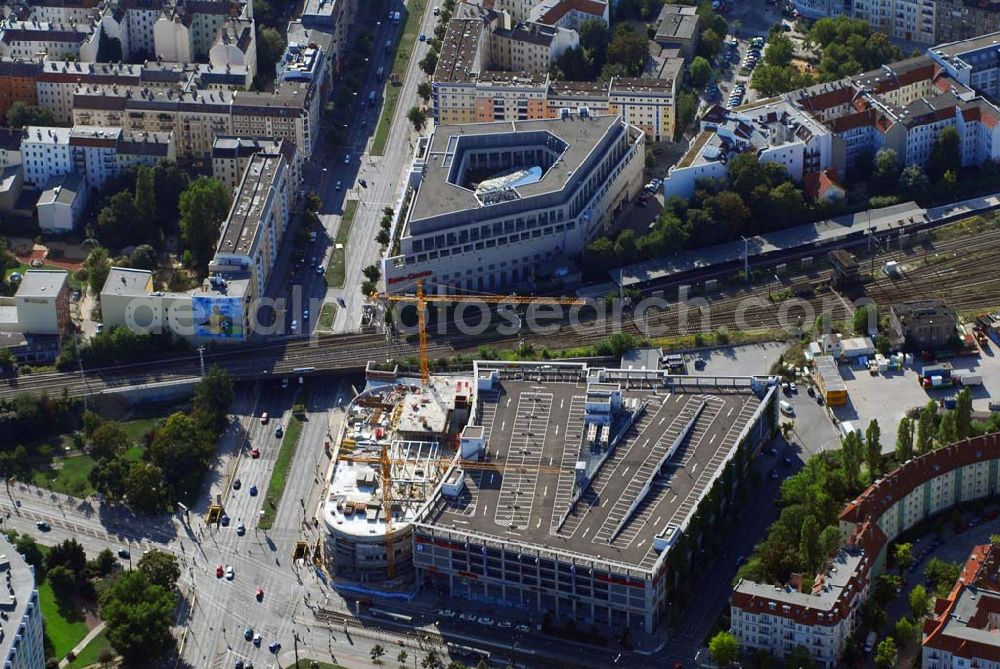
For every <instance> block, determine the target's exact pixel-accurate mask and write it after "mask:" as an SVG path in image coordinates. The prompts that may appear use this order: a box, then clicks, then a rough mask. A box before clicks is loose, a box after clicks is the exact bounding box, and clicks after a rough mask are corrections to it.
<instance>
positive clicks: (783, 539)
mask: <svg viewBox="0 0 1000 669" xmlns="http://www.w3.org/2000/svg"><path fill="white" fill-rule="evenodd" d="M881 448H882V447H881V429H880V428H879V424H878V421H875V420H873V421H872V422H871V423H870V424H869V426H868V430H867V433H866V435H865V439H864V441H862V439H861V437H860V436H859V435H858V434H857V433H856V432H852V433H850V434H848V435H847V437H845V438H844V440H843V441H842V443H841V448H840V449H839V450H836V451H827V452H824V453H821V454H819V455H817V456H816V457H814V458H812V459H810V460H809V461H808V462H807V463H806V466H805V467H804V468H803V469H802V471H800V472H798V473H796V474H795V475H793V476H791V477H789V478H788V479H786V480H785V482H784V483H783V484H782V486H781V494H780V496H779V500H778V505H779V507H780V508H781V512H780V513H779V515H778V519H777V520H776V521H775V522H774V523H773V524H772V525H771V527H770V528H768V534H767V537H766V538H765V539H764V540H763V541H762V542H760V543H759V544H758V545H757V546H756V548H755V549H754V553H753V556H752V557H751V558H750V560H749V561H748V562H747V563H746V564H745V565H744V566H743V567H742V568H741V569H740V576H741V577H746V578H749V579H751V580H754V581H758V582H761V583H774V582H786V581H787V580H788V577H789V575H790V574H792V573H793V572H796V573H803V574H807V575H808V574H814V573H816V571H817V570H818V569H820V568H821V567H822V565H823V562H824V561H825V560H826V559H827V558H829V557H830V556H831V555H832V554H833V553H834V552H835V551H836V550H837V548H838V547H839V546H840V539H841V538H840V530H839V529H838V525H837V517H838V514H839V513H840V509H841V508H842V506H843V504H844V503H845V502H846V501H847V500H848V499H850V498H851V497H853V496H854V495H856V494H857V493H858V492H859V491H861V490H862V489H863V488H864V487H865V486H866V485H867V484H868V483H869V482H870V481H872V480H874V479H875V478H877V477H878V476H879V475H880V474H881V473H882V468H883V462H882V456H881ZM863 467H864V468H865V470H866V471H865V472H864V473H863V471H862V468H863ZM806 580H807V581H808V578H807V579H806Z"/></svg>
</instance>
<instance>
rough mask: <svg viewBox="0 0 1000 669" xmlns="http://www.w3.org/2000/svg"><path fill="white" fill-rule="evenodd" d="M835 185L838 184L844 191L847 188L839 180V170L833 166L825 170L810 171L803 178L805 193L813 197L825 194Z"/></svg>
mask: <svg viewBox="0 0 1000 669" xmlns="http://www.w3.org/2000/svg"><path fill="white" fill-rule="evenodd" d="M833 186H836V187H837V188H839V189H840V190H842V191H846V190H847V189H846V188H844V187H843V186H842V185H841V184H840V182H839V181H837V170H835V169H833V168H832V167H831V168H830V169H826V170H823V171H822V172H810V173H809V174H807V175H805V177H803V179H802V190H803V193H804V194H805V195H806V196H808V197H811V198H813V199H816V198H817V197H819V196H820V195H823V194H824V193H826V191H828V190H830V188H832V187H833Z"/></svg>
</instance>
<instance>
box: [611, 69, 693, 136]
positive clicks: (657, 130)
mask: <svg viewBox="0 0 1000 669" xmlns="http://www.w3.org/2000/svg"><path fill="white" fill-rule="evenodd" d="M676 99H677V80H676V79H639V78H635V79H633V78H628V77H615V78H613V79H612V80H611V86H610V91H609V94H608V109H609V111H610V112H611V113H612V114H619V115H621V117H622V118H623V119H625V122H626V123H629V124H631V125H634V126H635V127H637V128H639V129H640V130H642V131H643V132H644V133H645V134H646V137H648V138H650V139H652V140H653V141H654V142H669V141H672V140H673V138H674V119H675V118H676V114H675V110H676V105H675V102H676Z"/></svg>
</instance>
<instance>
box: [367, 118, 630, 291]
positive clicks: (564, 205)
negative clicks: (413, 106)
mask: <svg viewBox="0 0 1000 669" xmlns="http://www.w3.org/2000/svg"><path fill="white" fill-rule="evenodd" d="M644 148H645V137H644V135H643V134H642V133H641V132H640V131H639V130H638V129H637V128H635V127H633V126H631V125H629V124H627V123H625V122H624V121H622V120H621V118H620V117H618V116H610V115H609V116H597V117H593V116H590V115H589V114H588V113H586V112H580V113H578V114H571V113H569V112H567V113H566V114H565V115H564V116H563V117H562V118H560V119H546V120H538V121H506V122H503V123H474V124H470V125H459V126H438V127H437V128H436V129H435V131H434V134H433V135H432V137H431V138H430V141H429V142H427V143H426V145H423V144H422V145H421V146H418V149H417V152H418V155H417V157H416V158H415V172H416V173H417V178H416V182H417V188H416V193H415V195H414V196H413V201H412V203H411V204H410V206H409V208H408V210H407V212H408V214H407V219H406V220H405V221H404V222H403V226H404V227H403V233H402V239H401V251H400V254H399V255H398V256H395V257H392V258H388V259H386V260H384V261H383V264H384V269H383V275H384V276H385V277H386V285H387V286H388V290H389V291H390V292H394V291H407V290H412V289H413V285H414V281H415V278H421V277H423V278H426V280H428V281H433V282H434V283H435V284H436V285H437V286H438V287H439V289H441V290H444V289H453V290H480V291H481V290H488V291H496V290H503V289H508V288H510V287H513V286H516V285H519V284H522V283H525V282H530V281H532V280H534V279H535V278H537V277H540V276H542V275H544V274H548V273H551V272H552V271H553V270H555V269H556V268H557V267H559V264H560V263H562V262H565V260H566V259H568V258H570V257H575V256H577V255H579V254H580V253H582V251H583V250H584V248H585V247H586V245H587V243H588V242H590V241H591V240H592V239H594V237H596V236H597V235H599V234H602V233H603V232H604V231H606V230H607V227H608V225H609V224H610V222H611V220H612V219H613V217H614V215H615V214H616V213H617V212H618V211H620V209H621V207H622V206H623V204H624V203H625V202H627V201H628V200H630V199H631V198H632V197H634V196H635V195H636V194H637V193H638V192H639V190H640V189H641V188H642V169H643V167H642V162H643V155H644ZM556 164H558V166H559V167H558V169H556V168H554V166H555V165H556ZM473 180H474V181H473Z"/></svg>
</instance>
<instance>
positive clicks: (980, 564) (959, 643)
mask: <svg viewBox="0 0 1000 669" xmlns="http://www.w3.org/2000/svg"><path fill="white" fill-rule="evenodd" d="M998 614H1000V549H998V548H997V547H996V546H994V545H992V544H986V545H983V546H976V547H974V548H973V549H972V552H971V553H970V554H969V557H968V559H967V560H966V562H965V564H964V565H963V567H962V571H961V573H960V574H959V577H958V581H956V582H955V585H954V587H952V589H951V592H949V593H948V596H947V597H939V598H938V599H937V601H935V603H934V615H933V616H931V617H930V618H928V619H926V620H925V621H924V629H923V647H922V652H921V655H922V657H921V660H922V662H921V666H922V667H926V668H927V669H952V668H953V667H984V668H985V667H995V666H997V665H998V664H1000V644H998V643H997V639H996V629H997V615H998Z"/></svg>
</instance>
